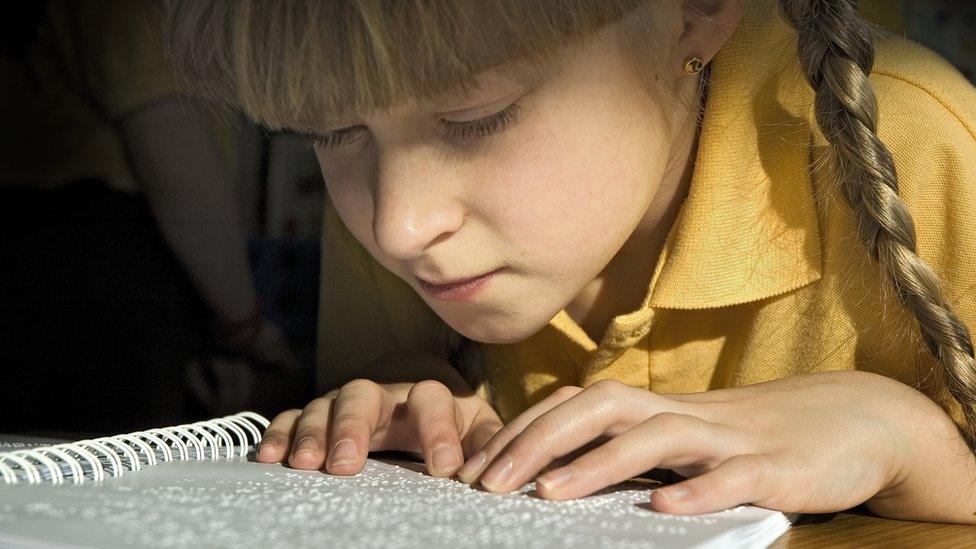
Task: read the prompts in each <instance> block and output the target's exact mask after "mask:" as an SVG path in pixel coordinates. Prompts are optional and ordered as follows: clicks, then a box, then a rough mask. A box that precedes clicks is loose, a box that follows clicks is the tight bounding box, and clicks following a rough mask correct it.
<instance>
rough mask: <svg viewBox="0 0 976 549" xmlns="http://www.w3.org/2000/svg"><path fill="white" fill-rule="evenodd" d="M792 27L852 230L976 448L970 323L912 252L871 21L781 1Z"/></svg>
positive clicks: (831, 3)
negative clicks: (882, 121)
mask: <svg viewBox="0 0 976 549" xmlns="http://www.w3.org/2000/svg"><path fill="white" fill-rule="evenodd" d="M778 3H779V8H780V10H781V11H782V13H783V14H784V16H785V18H786V20H787V21H789V23H790V24H791V25H793V27H794V28H796V29H797V31H798V43H797V50H798V55H799V60H800V66H801V68H802V70H803V74H804V77H805V78H806V80H807V82H808V83H809V84H810V86H811V87H812V88H813V90H814V91H815V92H816V99H815V103H814V111H815V114H816V118H817V124H818V125H819V126H820V129H821V131H822V132H823V134H824V136H825V137H826V138H827V141H828V142H829V143H830V151H829V158H830V162H831V164H832V167H833V169H834V173H836V174H837V178H838V182H839V185H840V190H841V192H842V194H843V196H844V198H845V200H846V201H847V202H848V203H849V204H850V206H851V208H852V209H853V211H854V213H855V215H856V218H857V221H858V227H859V228H858V239H859V240H860V242H861V244H862V245H863V246H864V247H865V248H866V249H867V251H868V253H869V254H870V255H871V258H872V259H873V260H874V261H877V262H878V263H879V265H880V267H881V269H882V271H883V272H884V276H885V278H886V279H887V280H888V281H890V283H891V284H892V286H893V287H894V288H895V290H896V291H897V294H898V296H899V298H900V300H901V302H902V304H904V306H905V308H906V309H907V310H908V311H910V312H911V313H912V314H913V315H914V317H915V318H916V319H917V320H918V325H919V328H920V330H921V335H922V339H923V341H924V342H925V345H926V347H927V348H928V350H929V352H930V353H931V355H932V356H933V357H934V358H935V360H936V361H938V362H939V363H940V364H941V365H942V366H943V368H941V376H942V382H943V383H944V386H945V388H946V389H947V390H948V391H949V393H950V394H951V395H952V396H953V397H954V398H955V399H956V400H957V401H958V402H959V403H960V404H961V405H962V409H963V413H964V415H965V419H966V426H965V428H964V432H963V436H964V438H965V439H966V442H967V443H968V444H969V446H970V448H976V361H974V358H973V343H972V339H971V338H970V335H969V331H968V330H967V328H966V325H965V324H964V323H963V322H962V320H960V319H959V317H958V316H957V315H956V314H955V312H953V310H952V307H951V306H950V304H949V302H948V300H947V299H946V296H945V294H944V293H943V291H942V288H941V284H940V282H939V277H938V275H936V273H935V272H934V271H933V270H932V268H931V267H930V266H929V265H927V264H926V263H925V262H924V261H923V260H922V259H921V258H920V257H919V256H918V253H917V252H916V241H915V224H914V221H913V220H912V216H911V213H910V212H909V211H908V208H907V207H906V206H905V203H904V201H903V200H902V199H901V198H900V197H899V196H898V178H897V176H896V174H895V165H894V163H893V161H892V158H891V153H890V152H889V151H888V149H887V147H885V145H884V143H882V142H881V140H880V139H878V135H877V126H878V108H877V100H876V98H875V95H874V90H873V88H872V87H871V83H870V82H869V81H868V75H869V74H870V72H871V67H872V66H873V64H874V53H875V52H874V45H873V44H872V42H871V29H870V28H869V27H868V25H867V23H865V22H864V21H863V20H862V19H861V18H860V17H858V14H857V7H856V2H855V1H854V0H779V2H778Z"/></svg>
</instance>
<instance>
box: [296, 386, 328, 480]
mask: <svg viewBox="0 0 976 549" xmlns="http://www.w3.org/2000/svg"><path fill="white" fill-rule="evenodd" d="M332 403H333V400H332V399H330V398H323V397H319V398H317V399H315V400H313V401H312V402H309V403H308V404H307V405H305V408H304V409H303V410H302V413H301V414H300V415H299V416H298V418H297V419H296V420H295V431H294V435H293V436H292V444H291V455H290V456H289V457H288V464H289V465H291V466H292V467H294V468H296V469H320V468H322V463H323V462H324V461H325V450H324V449H325V442H326V441H325V435H326V430H327V428H328V424H329V416H330V414H331V409H332Z"/></svg>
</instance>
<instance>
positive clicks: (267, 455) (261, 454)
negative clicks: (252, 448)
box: [255, 441, 284, 463]
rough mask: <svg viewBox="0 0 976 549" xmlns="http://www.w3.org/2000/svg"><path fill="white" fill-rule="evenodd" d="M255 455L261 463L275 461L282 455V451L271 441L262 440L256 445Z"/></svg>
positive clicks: (279, 459)
mask: <svg viewBox="0 0 976 549" xmlns="http://www.w3.org/2000/svg"><path fill="white" fill-rule="evenodd" d="M255 457H256V459H257V460H258V461H259V462H261V463H277V462H279V461H281V458H282V457H284V452H282V451H281V450H280V449H279V448H278V447H277V446H276V445H275V443H274V442H273V441H264V442H262V443H261V445H260V446H258V451H257V454H256V456H255Z"/></svg>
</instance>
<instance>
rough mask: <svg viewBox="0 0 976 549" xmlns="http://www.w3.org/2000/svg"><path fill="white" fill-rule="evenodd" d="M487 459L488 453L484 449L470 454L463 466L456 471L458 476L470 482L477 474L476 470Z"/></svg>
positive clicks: (478, 469)
mask: <svg viewBox="0 0 976 549" xmlns="http://www.w3.org/2000/svg"><path fill="white" fill-rule="evenodd" d="M486 461H488V454H487V453H485V452H484V451H481V452H478V453H477V454H475V455H473V456H471V458H470V459H468V461H467V462H465V464H464V466H462V467H461V469H460V470H459V471H458V472H457V475H458V478H459V479H461V481H463V482H470V481H472V480H474V477H475V476H476V475H477V474H478V471H480V470H481V468H482V467H483V466H484V465H485V462H486Z"/></svg>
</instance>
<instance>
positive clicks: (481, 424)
mask: <svg viewBox="0 0 976 549" xmlns="http://www.w3.org/2000/svg"><path fill="white" fill-rule="evenodd" d="M504 425H505V424H504V423H502V421H501V420H500V419H499V418H498V416H497V415H495V413H494V411H493V410H492V409H491V408H489V407H487V406H485V407H482V408H481V409H480V411H479V413H478V415H477V416H475V418H474V419H473V420H472V421H471V426H470V427H469V428H468V432H467V433H465V435H464V438H462V439H461V449H462V450H464V456H465V457H471V456H472V455H474V454H475V453H476V452H478V451H479V450H481V449H482V448H484V447H485V445H486V444H488V441H489V440H491V437H493V436H495V433H497V432H498V431H500V430H501V429H502V427H504Z"/></svg>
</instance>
